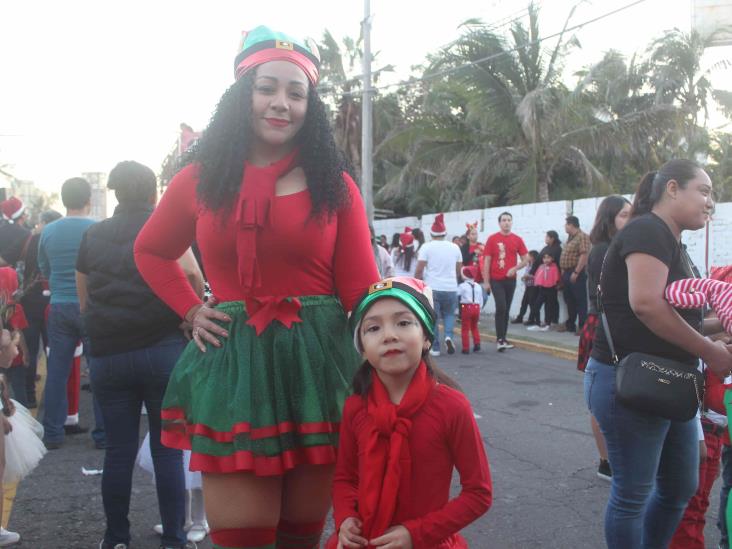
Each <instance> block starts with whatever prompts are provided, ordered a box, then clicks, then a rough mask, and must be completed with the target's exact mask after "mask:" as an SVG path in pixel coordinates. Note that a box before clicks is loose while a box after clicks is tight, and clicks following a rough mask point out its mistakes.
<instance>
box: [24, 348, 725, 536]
mask: <svg viewBox="0 0 732 549" xmlns="http://www.w3.org/2000/svg"><path fill="white" fill-rule="evenodd" d="M486 347H487V349H486V350H484V351H483V352H482V353H480V354H477V355H472V354H471V355H469V356H467V357H466V356H464V355H462V354H456V355H454V356H452V357H441V358H440V359H439V363H440V365H441V366H442V367H443V368H444V369H445V370H446V371H447V372H448V373H449V374H451V375H452V376H454V377H455V378H456V379H457V381H459V382H460V383H461V384H462V386H463V387H464V389H465V391H466V393H467V395H468V397H469V398H470V399H471V401H472V402H473V404H474V408H475V412H476V413H477V414H478V415H480V416H481V417H480V419H478V423H479V425H480V427H481V430H482V432H483V437H484V440H485V441H486V447H487V451H488V457H489V460H490V462H491V469H492V474H493V483H494V504H493V507H492V509H491V510H490V511H489V512H488V514H487V515H485V516H484V517H483V518H482V519H481V520H479V521H478V522H477V523H475V524H473V525H472V526H471V527H470V528H468V529H467V530H466V531H465V532H464V533H465V535H466V537H467V538H468V540H469V542H470V546H471V547H474V548H479V549H483V548H497V549H514V548H516V549H519V548H521V549H525V548H534V547H541V548H561V549H570V548H571V549H574V548H596V547H602V546H603V545H604V544H603V542H602V526H601V522H602V515H603V510H604V505H605V501H606V498H607V492H608V488H609V484H608V483H606V482H604V481H601V480H599V479H598V478H597V477H596V476H595V470H596V456H595V449H594V443H593V440H592V437H591V435H590V428H589V421H588V418H587V413H586V411H585V408H584V404H583V402H582V375H581V374H579V373H578V372H577V371H576V370H575V366H574V364H573V363H571V362H568V361H566V360H561V359H557V358H553V357H551V356H548V355H545V354H537V353H532V352H529V351H524V350H519V349H515V350H513V351H510V352H508V353H506V354H503V355H499V354H498V353H496V352H495V351H494V349H493V347H492V346H491V345H486ZM82 404H83V405H84V406H85V407H86V408H85V410H84V409H83V410H82V417H83V418H85V419H86V422H88V421H89V419H88V418H89V417H90V416H89V411H90V409H89V408H90V397H89V393H87V392H82ZM84 412H86V415H84ZM67 441H68V443H67V444H66V446H65V447H64V448H62V449H61V450H57V451H54V452H51V453H50V454H49V455H48V456H47V457H46V458H45V459H44V461H43V462H42V464H41V465H40V466H39V468H38V469H37V470H36V471H35V472H34V473H33V474H32V475H31V477H30V478H28V479H26V480H25V481H24V482H22V483H21V485H20V486H19V488H18V493H17V497H16V500H15V504H14V506H13V510H12V513H11V518H10V529H12V530H15V531H18V532H20V534H21V536H23V542H22V543H21V544H20V545H18V547H23V548H32V549H60V548H73V549H77V548H78V549H92V548H96V547H97V545H95V544H98V542H99V540H100V538H101V536H102V532H103V529H104V521H103V513H102V509H101V495H100V489H99V484H100V477H99V476H83V475H82V473H81V468H82V466H83V467H86V468H88V469H101V467H102V457H103V452H101V451H98V450H94V449H93V446H92V444H91V440H90V439H89V438H88V437H86V436H81V437H72V438H69V439H67ZM135 475H136V476H135V483H134V494H133V501H132V510H131V514H130V519H131V522H132V524H133V537H134V539H133V547H134V548H136V549H137V548H142V549H154V548H156V547H157V538H156V536H155V535H154V534H153V533H152V526H153V525H154V524H155V522H156V521H157V518H158V513H157V507H156V500H155V495H154V489H153V486H152V483H151V479H150V477H149V476H148V475H147V474H146V473H144V472H142V471H140V470H137V471H136V473H135ZM456 487H457V480H456ZM718 489H719V486H718V485H717V486H715V488H714V491H713V493H714V501H713V503H712V506H711V509H710V511H709V513H708V519H709V520H708V522H711V523H712V525H711V526H709V525H708V527H707V547H708V548H713V547H716V543H717V541H718V534H717V531H716V528H715V527H714V526H713V524H714V522H715V521H716V514H717V513H716V510H717V507H716V502H717V492H718ZM199 547H201V548H202V549H209V548H210V547H211V545H210V543H209V542H208V541H206V542H204V543H202V544H200V545H199Z"/></svg>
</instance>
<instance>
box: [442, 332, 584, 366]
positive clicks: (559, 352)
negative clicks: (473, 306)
mask: <svg viewBox="0 0 732 549" xmlns="http://www.w3.org/2000/svg"><path fill="white" fill-rule="evenodd" d="M453 334H454V335H455V337H456V338H459V336H460V330H453ZM480 339H481V341H490V342H491V343H495V342H496V335H495V334H491V333H487V332H480ZM511 344H513V345H514V346H515V347H516V348H517V349H524V350H526V351H533V352H535V353H544V354H547V355H551V356H553V357H556V358H562V359H564V360H570V361H573V362H576V361H577V350H576V349H574V350H572V349H567V348H566V347H557V346H554V345H546V344H544V343H536V342H535V341H527V340H525V339H521V338H520V337H515V336H514V337H511Z"/></svg>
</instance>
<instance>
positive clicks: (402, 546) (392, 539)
mask: <svg viewBox="0 0 732 549" xmlns="http://www.w3.org/2000/svg"><path fill="white" fill-rule="evenodd" d="M369 543H370V544H371V545H375V546H376V547H383V548H384V549H412V536H411V534H410V533H409V530H407V529H406V528H405V527H404V526H401V525H399V526H392V527H391V528H389V529H388V530H387V531H386V533H385V534H384V535H383V536H379V537H378V538H376V539H372V540H371V541H369Z"/></svg>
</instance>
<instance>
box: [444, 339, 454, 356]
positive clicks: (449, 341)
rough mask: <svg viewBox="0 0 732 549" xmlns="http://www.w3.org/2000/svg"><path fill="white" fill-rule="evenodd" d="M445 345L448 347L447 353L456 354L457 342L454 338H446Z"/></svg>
mask: <svg viewBox="0 0 732 549" xmlns="http://www.w3.org/2000/svg"><path fill="white" fill-rule="evenodd" d="M445 346H446V347H447V354H448V355H454V354H455V344H454V343H453V342H452V339H450V338H449V337H446V338H445Z"/></svg>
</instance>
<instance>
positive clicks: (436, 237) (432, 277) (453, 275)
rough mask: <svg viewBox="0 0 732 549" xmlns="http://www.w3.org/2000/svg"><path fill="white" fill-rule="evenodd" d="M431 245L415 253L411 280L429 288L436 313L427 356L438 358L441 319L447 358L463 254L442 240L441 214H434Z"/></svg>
mask: <svg viewBox="0 0 732 549" xmlns="http://www.w3.org/2000/svg"><path fill="white" fill-rule="evenodd" d="M430 233H431V235H432V241H431V242H428V243H427V244H425V245H424V246H422V247H421V248H420V249H419V255H418V261H417V272H416V273H415V274H414V276H415V278H418V279H420V280H424V281H425V283H426V284H427V286H429V287H430V288H432V295H433V299H434V303H435V313H437V323H436V324H435V342H434V344H433V346H432V350H431V351H430V354H432V356H440V326H439V320H440V318H442V320H443V323H444V325H445V347H446V348H447V354H449V355H451V354H453V353H454V352H455V345H454V344H453V342H452V329H453V327H454V325H455V309H456V308H457V300H458V294H457V290H458V280H459V279H460V269H461V268H462V266H463V254H462V252H461V251H460V248H458V247H457V246H456V245H455V244H453V243H452V242H448V241H446V240H445V236H447V229H446V228H445V221H444V216H443V214H437V216H436V217H435V222H434V223H433V224H432V228H431V230H430Z"/></svg>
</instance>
